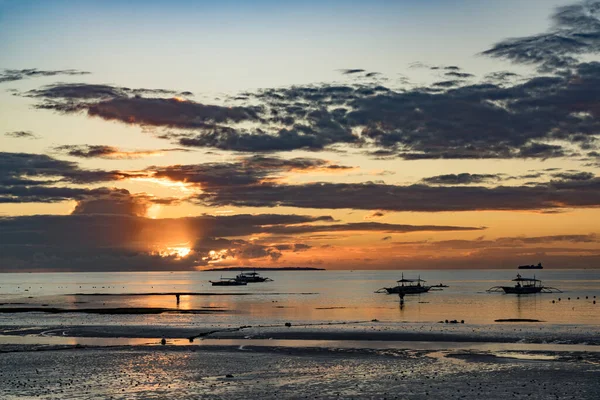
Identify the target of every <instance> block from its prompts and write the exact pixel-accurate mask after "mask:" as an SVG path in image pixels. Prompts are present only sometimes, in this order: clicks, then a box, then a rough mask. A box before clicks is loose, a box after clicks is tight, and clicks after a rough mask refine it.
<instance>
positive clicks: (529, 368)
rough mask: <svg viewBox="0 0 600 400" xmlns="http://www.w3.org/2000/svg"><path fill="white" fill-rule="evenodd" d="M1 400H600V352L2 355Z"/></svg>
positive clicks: (239, 349) (123, 349) (175, 349)
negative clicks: (371, 399) (285, 399)
mask: <svg viewBox="0 0 600 400" xmlns="http://www.w3.org/2000/svg"><path fill="white" fill-rule="evenodd" d="M0 350H1V351H2V353H0V398H2V399H7V400H10V399H33V398H35V399H38V398H41V399H196V398H203V399H239V398H255V399H281V398H294V399H296V398H309V399H313V398H323V399H337V398H377V399H383V398H388V399H393V398H399V399H423V398H426V397H429V398H445V399H461V398H463V399H464V398H466V399H475V398H477V399H481V398H485V399H515V398H517V399H518V398H522V399H549V398H550V399H552V398H556V399H598V398H600V380H599V379H598V376H600V353H564V352H562V353H552V352H543V353H532V352H524V353H523V352H520V353H518V352H511V353H506V352H499V353H498V352H496V353H494V352H480V351H424V350H421V351H418V350H395V349H384V350H375V349H372V350H369V349H360V348H355V349H339V348H337V349H336V348H310V347H304V348H302V347H294V348H281V347H271V346H210V347H204V346H169V345H166V346H120V347H103V348H98V347H81V346H78V347H74V346H39V345H38V346H27V345H19V346H16V345H13V346H11V345H3V346H2V347H0Z"/></svg>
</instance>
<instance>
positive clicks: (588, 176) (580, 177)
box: [552, 171, 596, 181]
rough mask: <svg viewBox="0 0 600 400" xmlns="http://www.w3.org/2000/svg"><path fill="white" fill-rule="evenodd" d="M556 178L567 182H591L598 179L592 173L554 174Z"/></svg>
mask: <svg viewBox="0 0 600 400" xmlns="http://www.w3.org/2000/svg"><path fill="white" fill-rule="evenodd" d="M552 176H553V177H554V178H558V179H561V180H565V181H589V180H592V179H594V178H595V177H596V175H595V174H593V173H591V172H579V171H575V172H559V173H556V174H552Z"/></svg>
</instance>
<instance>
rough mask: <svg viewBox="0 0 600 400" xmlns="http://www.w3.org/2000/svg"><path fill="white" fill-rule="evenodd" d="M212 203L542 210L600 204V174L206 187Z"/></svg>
mask: <svg viewBox="0 0 600 400" xmlns="http://www.w3.org/2000/svg"><path fill="white" fill-rule="evenodd" d="M197 199H198V201H200V202H202V203H203V204H206V205H210V206H225V205H229V206H255V207H258V206H260V207H274V206H286V207H306V208H321V209H324V208H330V209H340V208H349V209H362V210H373V209H377V210H388V211H419V212H438V211H475V210H544V209H560V208H569V207H598V206H600V179H598V178H594V179H591V180H587V181H552V182H549V183H539V184H531V185H528V186H497V187H491V188H488V187H444V186H427V185H411V186H394V185H385V184H377V183H356V184H346V183H310V184H305V185H277V184H267V183H263V184H260V185H248V186H225V187H220V188H215V189H214V190H206V191H204V192H203V193H201V194H199V195H198V196H197Z"/></svg>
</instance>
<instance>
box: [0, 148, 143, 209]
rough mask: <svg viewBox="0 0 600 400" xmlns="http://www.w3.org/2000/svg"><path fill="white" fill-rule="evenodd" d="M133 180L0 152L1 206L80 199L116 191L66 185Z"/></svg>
mask: <svg viewBox="0 0 600 400" xmlns="http://www.w3.org/2000/svg"><path fill="white" fill-rule="evenodd" d="M133 176H135V174H129V173H124V172H120V171H102V170H85V169H81V168H79V166H78V164H77V163H74V162H70V161H63V160H58V159H56V158H53V157H50V156H48V155H44V154H30V153H8V152H0V203H23V202H44V203H46V202H57V201H64V200H68V199H80V198H82V196H86V195H94V194H97V193H100V192H103V191H106V190H112V189H107V188H101V189H87V188H73V187H65V186H64V184H65V183H70V184H89V183H99V182H108V181H118V180H121V179H126V178H129V177H133Z"/></svg>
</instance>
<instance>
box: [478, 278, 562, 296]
mask: <svg viewBox="0 0 600 400" xmlns="http://www.w3.org/2000/svg"><path fill="white" fill-rule="evenodd" d="M512 281H513V282H517V283H516V284H515V285H514V286H494V287H491V288H489V289H488V290H486V291H487V292H504V293H507V294H531V293H562V291H561V290H559V289H557V288H553V287H549V286H543V285H542V281H540V280H539V279H535V276H534V277H533V278H523V277H522V276H521V274H517V277H516V278H515V279H513V280H512Z"/></svg>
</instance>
